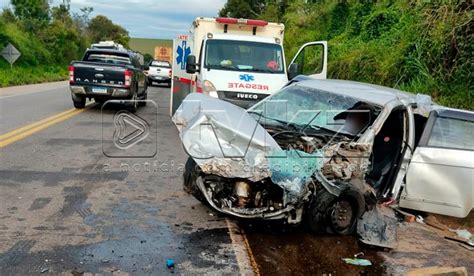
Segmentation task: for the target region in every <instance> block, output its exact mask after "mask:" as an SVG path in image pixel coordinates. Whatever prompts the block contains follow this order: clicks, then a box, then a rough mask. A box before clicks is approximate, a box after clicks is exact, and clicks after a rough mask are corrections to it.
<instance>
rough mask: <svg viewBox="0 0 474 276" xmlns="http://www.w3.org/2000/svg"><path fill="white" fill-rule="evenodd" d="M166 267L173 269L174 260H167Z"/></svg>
mask: <svg viewBox="0 0 474 276" xmlns="http://www.w3.org/2000/svg"><path fill="white" fill-rule="evenodd" d="M166 267H167V268H170V269H171V268H174V260H173V259H167V260H166Z"/></svg>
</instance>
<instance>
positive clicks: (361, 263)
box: [342, 258, 372, 266]
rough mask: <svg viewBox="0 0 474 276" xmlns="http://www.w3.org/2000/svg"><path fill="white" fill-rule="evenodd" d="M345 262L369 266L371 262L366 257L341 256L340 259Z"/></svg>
mask: <svg viewBox="0 0 474 276" xmlns="http://www.w3.org/2000/svg"><path fill="white" fill-rule="evenodd" d="M342 260H343V261H344V262H346V264H351V265H358V266H371V265H372V262H371V261H369V260H367V259H357V258H354V259H353V258H343V259H342Z"/></svg>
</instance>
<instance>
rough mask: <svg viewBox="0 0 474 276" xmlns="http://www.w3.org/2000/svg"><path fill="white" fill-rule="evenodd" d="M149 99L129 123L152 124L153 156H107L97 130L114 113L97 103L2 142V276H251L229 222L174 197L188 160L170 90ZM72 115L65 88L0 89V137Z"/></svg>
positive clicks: (182, 195)
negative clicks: (93, 275)
mask: <svg viewBox="0 0 474 276" xmlns="http://www.w3.org/2000/svg"><path fill="white" fill-rule="evenodd" d="M12 90H18V91H13V92H12ZM25 90H26V91H27V92H26V91H25ZM149 99H151V100H153V101H155V102H156V104H157V106H155V105H153V104H148V106H146V107H144V108H141V109H140V110H139V111H138V112H137V115H138V116H142V117H146V115H147V114H148V115H149V114H152V115H153V114H155V115H158V117H159V120H158V121H156V122H153V123H156V124H155V126H156V127H158V128H159V131H157V136H156V137H153V138H156V139H157V140H158V141H159V143H158V148H157V151H156V153H157V154H156V156H154V157H153V158H110V157H107V156H106V155H105V154H104V152H103V149H105V150H104V151H106V149H107V146H108V144H107V143H108V142H110V141H106V142H104V143H103V141H105V140H104V139H103V137H106V136H107V133H106V134H104V132H106V131H107V129H109V128H110V127H111V126H113V125H112V121H113V114H115V113H116V112H117V111H118V110H117V109H116V108H114V107H112V108H111V109H105V110H104V111H103V112H102V110H101V107H100V106H98V105H97V104H95V103H92V104H91V105H90V106H88V108H87V109H85V110H84V111H83V112H81V113H78V114H73V116H69V115H67V114H66V116H67V119H64V120H62V117H59V119H58V118H56V119H53V123H54V124H52V125H50V126H48V127H46V128H44V129H41V130H39V131H37V132H34V133H32V134H30V135H28V136H26V137H22V135H18V134H17V135H14V136H13V137H9V138H8V139H13V140H12V141H13V142H11V143H10V144H8V145H7V146H3V147H2V148H0V188H1V191H2V192H1V193H0V205H1V208H0V271H2V273H0V274H23V275H24V274H38V273H40V272H41V271H43V270H46V269H47V270H48V272H50V273H58V272H70V273H74V272H112V271H115V272H117V271H121V272H122V273H134V272H135V273H150V274H165V273H169V272H178V273H179V272H185V273H191V274H194V273H203V272H217V273H219V274H220V273H234V272H236V271H240V270H241V271H244V272H248V273H251V268H250V265H249V262H248V260H247V259H239V258H240V257H239V256H238V254H239V253H238V252H239V250H241V253H240V255H242V256H246V254H244V253H245V248H244V247H243V245H244V243H243V242H242V241H241V240H239V238H241V237H236V236H235V235H229V234H230V233H229V232H230V231H234V230H231V229H230V228H229V226H232V225H233V224H232V222H230V221H226V220H225V218H223V217H218V216H217V215H216V214H214V213H213V212H211V211H210V210H208V209H207V208H206V207H204V206H203V205H202V204H200V203H198V201H197V200H195V199H194V198H192V197H191V196H189V195H187V194H186V193H184V192H183V190H182V167H184V164H183V162H185V160H186V156H185V155H184V153H183V150H182V147H181V145H180V141H179V139H178V136H177V130H176V128H175V127H174V125H173V124H172V122H171V120H170V118H169V116H168V110H169V109H168V99H169V89H167V88H150V89H149ZM71 108H72V101H71V98H70V94H69V91H68V88H67V85H65V83H57V84H56V85H52V86H51V87H48V88H47V89H46V90H44V89H38V86H26V87H23V88H21V89H20V88H15V89H2V90H0V117H1V120H0V122H1V125H0V135H5V134H8V133H11V132H12V130H14V129H17V128H20V127H24V126H28V125H30V124H32V123H34V122H35V121H41V120H44V119H45V118H46V119H47V118H49V117H51V116H53V115H55V114H57V113H61V112H63V111H67V110H70V109H71ZM48 122H50V121H48V120H47V121H46V122H45V124H46V125H48V124H50V123H48ZM34 127H35V126H33V130H35V129H34ZM27 129H28V127H27ZM26 131H28V130H26ZM17 139H18V140H17ZM106 144H107V145H106ZM1 146H2V145H1V144H0V147H1ZM151 148H152V150H151V151H153V147H151ZM236 235H238V234H236ZM233 240H234V242H233ZM239 241H240V242H239ZM239 247H240V248H239ZM242 248H243V249H242ZM236 252H237V255H236ZM167 259H173V260H174V261H175V263H176V266H175V268H174V269H173V270H170V269H168V268H167V266H166V261H167Z"/></svg>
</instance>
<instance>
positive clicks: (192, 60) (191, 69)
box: [186, 55, 199, 74]
mask: <svg viewBox="0 0 474 276" xmlns="http://www.w3.org/2000/svg"><path fill="white" fill-rule="evenodd" d="M197 66H199V64H197V63H196V56H193V55H189V56H188V58H187V59H186V73H188V74H194V73H196V72H197V71H198V70H197V69H196V67H197Z"/></svg>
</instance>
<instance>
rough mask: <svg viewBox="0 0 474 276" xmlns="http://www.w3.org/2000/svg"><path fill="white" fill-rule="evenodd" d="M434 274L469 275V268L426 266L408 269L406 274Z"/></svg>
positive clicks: (409, 275) (410, 275) (406, 275)
mask: <svg viewBox="0 0 474 276" xmlns="http://www.w3.org/2000/svg"><path fill="white" fill-rule="evenodd" d="M422 275H423V276H430V275H432V276H434V275H453V276H467V275H469V274H468V273H467V269H466V268H465V267H439V266H432V267H424V268H417V269H413V270H410V271H408V272H407V273H406V274H405V276H422Z"/></svg>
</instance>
